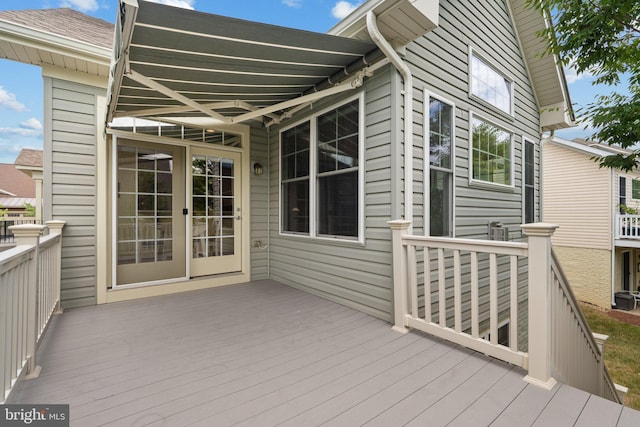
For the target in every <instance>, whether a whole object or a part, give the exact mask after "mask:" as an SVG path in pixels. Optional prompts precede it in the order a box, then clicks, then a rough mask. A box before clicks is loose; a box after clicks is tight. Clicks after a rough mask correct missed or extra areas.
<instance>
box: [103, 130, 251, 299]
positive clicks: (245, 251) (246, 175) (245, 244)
mask: <svg viewBox="0 0 640 427" xmlns="http://www.w3.org/2000/svg"><path fill="white" fill-rule="evenodd" d="M216 130H219V131H228V132H233V133H234V134H237V135H240V136H241V138H242V144H241V145H242V146H241V147H239V148H238V147H228V146H222V145H210V144H206V143H201V142H194V141H189V140H182V139H173V138H168V137H161V136H155V135H147V134H139V133H134V132H130V131H124V130H118V129H109V130H108V132H107V133H108V135H110V138H107V141H108V143H109V144H110V146H109V149H108V151H109V155H110V159H109V174H110V180H109V183H108V185H109V188H108V189H107V191H108V194H109V195H110V197H109V200H110V207H109V209H108V211H109V212H110V216H111V221H108V227H109V229H108V230H101V231H100V232H101V233H102V232H103V233H105V234H106V235H107V236H108V239H107V241H108V246H109V247H108V248H106V254H105V255H107V257H108V262H109V263H110V267H111V268H110V269H109V277H108V279H107V280H106V283H107V288H108V289H107V290H106V292H105V294H104V295H105V297H104V298H103V299H101V300H100V301H98V303H105V302H107V303H108V302H115V301H123V300H128V299H133V298H142V297H147V296H154V295H165V294H171V293H177V292H185V291H189V290H196V289H204V288H210V287H215V286H223V285H229V284H234V283H244V282H248V281H250V280H251V274H250V267H251V266H250V252H251V247H250V230H251V217H250V214H251V206H250V200H251V197H250V188H251V186H250V182H251V174H250V127H249V126H247V125H229V126H224V127H220V126H216ZM118 138H122V139H129V140H133V141H142V142H150V143H154V144H159V145H176V146H182V147H185V159H186V160H189V161H190V159H191V147H199V148H212V149H215V150H218V151H229V152H233V153H240V154H241V164H240V165H241V168H242V170H241V188H242V194H241V197H240V199H241V212H240V213H239V214H240V215H241V217H242V219H243V220H242V221H241V224H240V227H241V233H242V236H241V248H242V255H241V270H240V271H239V272H236V273H226V274H221V275H219V276H217V275H216V276H205V277H196V278H193V279H191V278H190V268H189V267H190V266H189V263H190V258H191V250H190V249H189V245H190V242H189V241H188V242H187V244H188V246H187V257H185V264H186V276H185V277H183V278H176V279H166V280H158V281H153V282H141V283H132V284H126V285H117V284H116V269H117V256H116V249H117V247H116V241H115V238H116V235H115V234H116V233H115V232H114V230H116V227H117V223H116V221H117V206H116V202H115V198H116V197H117V194H116V192H115V189H117V164H116V162H115V160H116V159H117V144H118ZM185 163H189V162H187V161H185ZM187 166H189V168H190V165H189V164H188V165H187ZM185 175H188V177H186V178H190V176H191V173H190V169H189V170H188V172H185ZM185 187H186V188H185V190H186V191H185V201H184V203H185V207H189V212H190V214H189V215H188V218H187V221H186V224H185V235H186V236H187V238H189V222H190V220H191V208H190V206H189V205H188V204H187V203H190V194H189V193H188V191H189V188H190V184H189V183H186V185H185Z"/></svg>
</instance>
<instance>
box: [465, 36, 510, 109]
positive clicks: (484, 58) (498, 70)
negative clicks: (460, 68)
mask: <svg viewBox="0 0 640 427" xmlns="http://www.w3.org/2000/svg"><path fill="white" fill-rule="evenodd" d="M474 56H475V57H476V58H478V59H480V60H481V61H482V62H484V63H485V65H487V66H488V67H489V68H492V69H493V70H494V71H495V72H496V73H498V74H500V75H501V76H502V77H504V78H505V80H507V81H508V82H509V83H510V84H509V92H510V94H509V97H510V102H509V111H504V110H501V109H500V108H499V107H497V106H495V105H493V104H492V103H490V102H488V101H486V100H484V99H482V98H480V97H479V96H478V95H475V94H474V93H473V85H472V82H473V79H472V76H473V74H472V73H473V70H472V58H473V57H474ZM468 84H469V98H470V99H473V100H476V101H478V102H480V103H482V104H483V105H485V106H487V107H488V108H491V110H493V111H495V112H497V113H499V114H501V115H503V116H505V117H509V118H510V119H513V118H515V93H516V91H515V86H516V82H515V80H514V79H513V77H511V75H510V74H509V73H508V72H507V71H506V70H505V69H503V68H502V67H499V66H497V65H496V63H495V62H494V61H492V60H489V59H488V58H487V56H486V55H483V54H482V53H480V52H479V51H478V50H477V49H474V48H473V47H472V46H469V57H468Z"/></svg>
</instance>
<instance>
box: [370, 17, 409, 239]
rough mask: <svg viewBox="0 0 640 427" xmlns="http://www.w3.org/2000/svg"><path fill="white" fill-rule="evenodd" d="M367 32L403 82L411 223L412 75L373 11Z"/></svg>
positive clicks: (406, 201)
mask: <svg viewBox="0 0 640 427" xmlns="http://www.w3.org/2000/svg"><path fill="white" fill-rule="evenodd" d="M367 31H368V32H369V36H370V37H371V40H373V42H374V43H375V44H376V45H377V46H378V48H380V50H381V51H382V53H384V55H385V56H386V57H387V58H388V59H389V61H391V63H392V64H393V66H394V67H395V68H396V70H397V71H398V72H399V73H400V75H401V76H402V79H403V80H404V91H403V92H404V220H405V221H411V222H413V75H412V74H411V69H410V68H409V66H408V65H407V64H406V63H405V62H404V61H403V60H402V58H400V56H399V55H398V54H397V53H396V51H395V50H394V49H393V47H392V46H391V44H390V43H389V42H388V41H387V40H386V39H385V38H384V36H383V35H382V33H381V32H380V30H379V29H378V25H377V22H376V15H375V13H373V11H369V12H367ZM411 229H412V225H410V226H409V231H411Z"/></svg>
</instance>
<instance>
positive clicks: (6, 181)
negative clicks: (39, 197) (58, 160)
mask: <svg viewBox="0 0 640 427" xmlns="http://www.w3.org/2000/svg"><path fill="white" fill-rule="evenodd" d="M26 203H29V204H30V205H32V206H35V204H36V183H35V181H34V180H33V179H32V178H30V177H29V175H27V174H25V173H23V172H22V171H21V170H20V167H19V166H18V165H17V164H6V163H0V207H1V208H2V209H3V210H4V209H6V210H7V214H8V215H9V216H18V215H21V214H22V213H24V209H25V208H24V205H25V204H26Z"/></svg>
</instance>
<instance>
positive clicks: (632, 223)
mask: <svg viewBox="0 0 640 427" xmlns="http://www.w3.org/2000/svg"><path fill="white" fill-rule="evenodd" d="M615 238H616V239H632V240H640V215H626V214H624V215H623V214H617V215H616V230H615Z"/></svg>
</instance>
